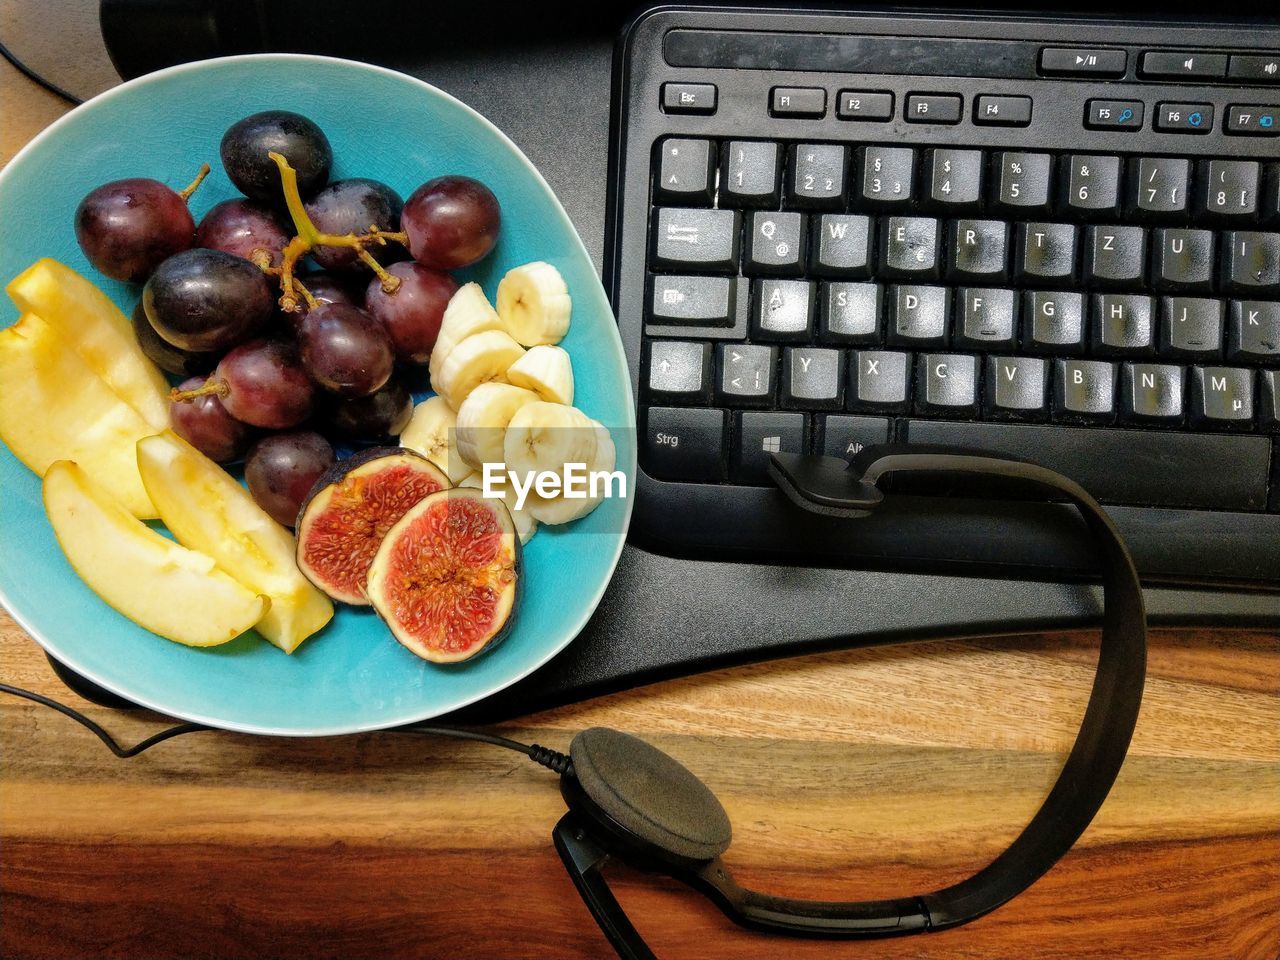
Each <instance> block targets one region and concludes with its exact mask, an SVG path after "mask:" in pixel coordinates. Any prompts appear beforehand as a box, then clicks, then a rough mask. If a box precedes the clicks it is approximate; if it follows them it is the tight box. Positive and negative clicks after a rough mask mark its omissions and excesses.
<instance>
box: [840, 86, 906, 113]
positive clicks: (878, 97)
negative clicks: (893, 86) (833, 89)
mask: <svg viewBox="0 0 1280 960" xmlns="http://www.w3.org/2000/svg"><path fill="white" fill-rule="evenodd" d="M836 116H837V117H839V118H840V119H841V120H892V119H893V94H892V93H889V92H887V91H884V90H841V91H840V94H839V96H838V97H837V99H836Z"/></svg>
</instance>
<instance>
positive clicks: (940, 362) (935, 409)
mask: <svg viewBox="0 0 1280 960" xmlns="http://www.w3.org/2000/svg"><path fill="white" fill-rule="evenodd" d="M916 364H917V370H916V410H917V411H919V412H920V413H925V414H930V415H933V416H944V417H976V416H977V415H978V361H977V358H976V357H971V356H969V355H968V354H961V353H923V354H921V355H920V356H919V357H918V358H917V361H916Z"/></svg>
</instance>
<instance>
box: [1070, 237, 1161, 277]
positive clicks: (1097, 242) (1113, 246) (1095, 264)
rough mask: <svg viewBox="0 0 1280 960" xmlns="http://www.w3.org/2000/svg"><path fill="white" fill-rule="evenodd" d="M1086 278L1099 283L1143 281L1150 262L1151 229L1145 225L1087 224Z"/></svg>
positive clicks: (1085, 249) (1085, 247)
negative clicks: (1149, 232)
mask: <svg viewBox="0 0 1280 960" xmlns="http://www.w3.org/2000/svg"><path fill="white" fill-rule="evenodd" d="M1084 256H1085V260H1084V269H1085V279H1086V280H1089V281H1092V283H1094V284H1095V285H1097V286H1100V287H1102V286H1107V287H1134V286H1140V285H1141V284H1142V278H1143V275H1144V273H1145V272H1146V264H1147V232H1146V231H1145V230H1143V229H1142V227H1086V228H1085V240H1084Z"/></svg>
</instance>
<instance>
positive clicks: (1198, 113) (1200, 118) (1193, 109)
mask: <svg viewBox="0 0 1280 960" xmlns="http://www.w3.org/2000/svg"><path fill="white" fill-rule="evenodd" d="M1155 128H1156V129H1157V130H1163V131H1165V132H1166V133H1209V132H1210V131H1211V130H1212V129H1213V104H1211V103H1160V104H1157V105H1156V121H1155Z"/></svg>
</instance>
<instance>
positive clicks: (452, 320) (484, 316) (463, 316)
mask: <svg viewBox="0 0 1280 960" xmlns="http://www.w3.org/2000/svg"><path fill="white" fill-rule="evenodd" d="M502 328H503V327H502V318H501V317H499V316H498V314H497V312H496V311H495V310H494V309H493V307H492V306H490V305H489V298H488V297H486V296H485V295H484V291H483V290H481V289H480V284H478V283H468V284H465V285H464V286H462V287H459V288H458V290H457V291H456V292H455V293H454V295H453V296H452V297H451V298H450V299H449V305H448V306H447V307H445V308H444V317H443V319H441V321H440V333H439V334H438V335H437V336H436V345H435V346H434V347H433V348H432V350H431V360H430V361H429V362H428V363H427V369H428V370H429V371H430V372H431V382H432V383H435V381H436V378H437V377H439V376H440V365H441V364H442V363H443V362H444V358H445V357H447V356H448V355H449V354H450V353H452V352H453V348H454V347H456V346H457V345H458V344H460V343H461V342H462V341H463V340H465V339H466V338H467V337H469V336H471V335H472V334H473V333H484V331H486V330H501V329H502Z"/></svg>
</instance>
